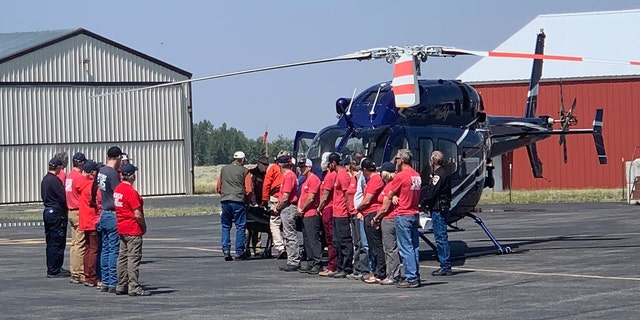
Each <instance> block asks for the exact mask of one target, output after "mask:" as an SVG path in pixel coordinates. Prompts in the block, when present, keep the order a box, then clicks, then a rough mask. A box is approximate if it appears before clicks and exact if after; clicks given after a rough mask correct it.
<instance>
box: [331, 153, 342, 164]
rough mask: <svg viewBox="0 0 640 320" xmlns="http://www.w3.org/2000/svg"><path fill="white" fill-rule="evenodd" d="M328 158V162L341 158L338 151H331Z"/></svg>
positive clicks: (337, 160)
mask: <svg viewBox="0 0 640 320" xmlns="http://www.w3.org/2000/svg"><path fill="white" fill-rule="evenodd" d="M328 160H329V161H328V162H329V163H331V162H335V163H340V160H341V157H340V154H339V153H337V152H332V153H331V154H330V155H329V158H328Z"/></svg>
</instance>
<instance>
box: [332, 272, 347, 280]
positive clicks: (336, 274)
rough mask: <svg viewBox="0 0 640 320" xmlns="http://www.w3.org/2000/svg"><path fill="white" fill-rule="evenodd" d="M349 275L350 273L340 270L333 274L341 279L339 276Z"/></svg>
mask: <svg viewBox="0 0 640 320" xmlns="http://www.w3.org/2000/svg"><path fill="white" fill-rule="evenodd" d="M347 275H349V274H348V273H346V272H345V271H338V272H336V273H334V274H333V277H334V278H337V279H339V278H346V277H347Z"/></svg>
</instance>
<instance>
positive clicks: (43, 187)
mask: <svg viewBox="0 0 640 320" xmlns="http://www.w3.org/2000/svg"><path fill="white" fill-rule="evenodd" d="M63 165H64V164H63V162H62V159H60V158H58V157H54V158H53V159H51V160H49V172H47V174H46V175H45V176H44V177H43V178H42V182H41V183H40V193H41V196H42V204H43V205H44V211H43V212H42V220H43V221H44V234H45V237H46V243H47V249H46V250H47V251H46V252H47V278H66V277H69V276H70V275H71V273H70V272H69V270H66V269H63V268H62V264H63V263H64V249H65V246H66V240H67V221H68V214H69V212H68V209H67V197H66V194H65V190H64V185H63V184H62V181H61V180H60V179H59V178H58V174H60V171H62V168H63Z"/></svg>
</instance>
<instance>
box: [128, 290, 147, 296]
mask: <svg viewBox="0 0 640 320" xmlns="http://www.w3.org/2000/svg"><path fill="white" fill-rule="evenodd" d="M150 295H151V291H147V290H142V289H140V290H138V291H134V292H130V293H129V296H131V297H148V296H150Z"/></svg>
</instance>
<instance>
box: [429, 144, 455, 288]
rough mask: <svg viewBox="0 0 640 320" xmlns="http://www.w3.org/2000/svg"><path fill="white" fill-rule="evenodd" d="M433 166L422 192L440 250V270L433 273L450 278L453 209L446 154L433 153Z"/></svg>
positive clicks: (430, 160)
mask: <svg viewBox="0 0 640 320" xmlns="http://www.w3.org/2000/svg"><path fill="white" fill-rule="evenodd" d="M429 162H430V164H431V169H432V170H431V172H432V174H431V181H430V182H429V184H428V185H426V186H425V188H423V190H422V201H421V204H422V208H425V209H428V210H429V211H430V212H431V219H432V223H433V237H434V238H435V240H436V248H437V249H438V260H440V269H438V270H436V271H433V272H432V273H431V275H432V276H450V275H452V274H453V272H452V271H451V259H450V258H451V249H450V248H449V239H448V237H447V218H448V217H449V208H450V207H451V178H450V176H449V175H448V174H447V172H446V170H445V169H444V168H443V166H444V154H443V153H442V152H440V151H437V150H436V151H434V152H432V153H431V158H430V159H429Z"/></svg>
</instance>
